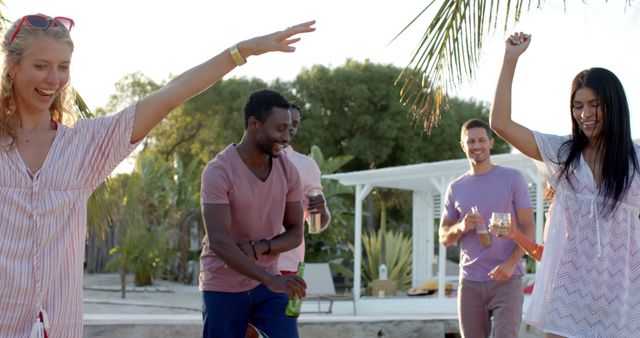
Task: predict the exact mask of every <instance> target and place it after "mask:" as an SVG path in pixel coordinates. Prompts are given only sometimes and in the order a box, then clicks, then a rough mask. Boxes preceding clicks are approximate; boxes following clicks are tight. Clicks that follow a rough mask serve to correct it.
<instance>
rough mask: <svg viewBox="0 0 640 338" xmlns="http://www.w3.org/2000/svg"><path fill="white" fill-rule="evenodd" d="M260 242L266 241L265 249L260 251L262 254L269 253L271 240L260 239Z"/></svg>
mask: <svg viewBox="0 0 640 338" xmlns="http://www.w3.org/2000/svg"><path fill="white" fill-rule="evenodd" d="M260 242H267V251H265V252H264V253H262V254H263V255H268V254H270V253H271V240H270V239H261V240H260Z"/></svg>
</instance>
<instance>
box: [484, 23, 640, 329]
mask: <svg viewBox="0 0 640 338" xmlns="http://www.w3.org/2000/svg"><path fill="white" fill-rule="evenodd" d="M530 41H531V36H530V35H527V34H523V33H516V34H513V35H511V36H510V37H509V39H507V41H506V50H505V55H504V61H503V66H502V70H501V73H500V78H499V80H498V86H497V90H496V95H495V99H494V103H493V107H492V110H491V128H493V129H494V130H495V131H496V133H498V134H499V135H500V136H501V137H503V138H504V139H505V140H506V141H507V142H509V143H510V144H511V145H513V146H514V147H515V148H517V149H518V150H520V151H521V152H522V153H523V154H525V155H527V156H528V157H530V158H532V159H534V160H536V161H539V162H541V163H539V164H540V167H541V168H542V170H543V174H544V176H545V178H546V179H547V180H548V181H549V182H550V183H551V186H552V187H553V188H554V190H555V191H556V197H555V200H554V210H553V213H551V219H550V224H551V226H550V227H549V233H548V236H547V242H546V243H545V249H544V254H543V256H542V261H541V265H540V268H539V270H538V273H537V274H536V281H535V285H536V288H535V289H534V291H533V295H532V301H531V305H530V307H529V309H528V311H527V313H526V315H525V321H527V322H529V323H531V324H533V325H535V326H537V327H538V328H540V329H541V330H542V331H544V333H545V337H634V336H637V335H638V332H640V304H639V303H640V220H639V219H638V210H640V179H638V169H639V168H638V160H637V158H638V147H636V146H635V145H634V144H633V142H632V139H631V126H630V119H629V107H628V104H627V99H626V95H625V92H624V89H623V87H622V84H621V83H620V81H619V80H618V78H617V77H616V76H615V75H614V74H613V73H612V72H610V71H608V70H606V69H603V68H591V69H587V70H584V71H582V72H580V73H579V74H578V75H577V76H576V77H575V79H574V80H573V84H572V88H571V97H570V114H569V116H570V118H571V122H572V126H573V127H572V133H571V135H570V136H556V135H549V134H543V133H539V132H533V131H531V130H529V129H528V128H526V127H525V126H522V125H520V124H518V123H516V122H514V121H513V120H511V88H512V82H513V76H514V73H515V68H516V64H517V61H518V58H519V57H520V55H521V54H522V53H523V52H524V51H525V50H526V49H527V47H528V46H529V43H530Z"/></svg>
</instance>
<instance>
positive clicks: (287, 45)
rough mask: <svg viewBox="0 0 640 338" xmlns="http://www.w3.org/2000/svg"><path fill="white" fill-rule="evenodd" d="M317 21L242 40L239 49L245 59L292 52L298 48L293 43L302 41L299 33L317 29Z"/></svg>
mask: <svg viewBox="0 0 640 338" xmlns="http://www.w3.org/2000/svg"><path fill="white" fill-rule="evenodd" d="M315 23H316V21H315V20H312V21H307V22H303V23H301V24H297V25H295V26H291V27H287V29H285V30H281V31H277V32H273V33H271V34H267V35H263V36H257V37H255V38H252V39H249V40H245V41H242V42H240V43H238V50H239V52H240V54H241V55H242V56H243V57H244V58H245V59H246V58H247V57H248V56H251V55H261V54H264V53H268V52H285V53H291V52H293V51H295V50H296V48H295V47H294V46H292V45H293V44H294V43H296V42H298V41H300V37H299V36H298V35H299V34H304V33H309V32H313V31H315V30H316V28H315V27H313V25H314V24H315Z"/></svg>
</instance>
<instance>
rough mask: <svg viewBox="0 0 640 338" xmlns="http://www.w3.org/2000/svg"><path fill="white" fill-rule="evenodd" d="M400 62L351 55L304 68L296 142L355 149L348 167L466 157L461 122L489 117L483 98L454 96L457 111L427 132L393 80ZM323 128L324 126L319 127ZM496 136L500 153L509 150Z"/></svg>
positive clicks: (329, 150)
mask: <svg viewBox="0 0 640 338" xmlns="http://www.w3.org/2000/svg"><path fill="white" fill-rule="evenodd" d="M399 71H400V69H399V68H397V67H394V66H391V65H380V64H374V63H371V62H363V63H361V62H356V61H353V60H348V61H347V62H346V63H345V64H344V65H343V66H340V67H336V68H333V69H331V68H328V67H325V66H321V65H316V66H313V67H311V68H310V69H304V70H302V72H301V73H300V74H299V75H298V77H297V78H296V79H295V81H294V83H293V88H294V89H295V94H296V95H295V97H294V100H296V101H297V102H299V103H300V104H301V106H302V107H303V109H304V111H303V113H302V119H303V123H302V124H301V127H300V129H299V132H298V135H297V136H296V139H295V140H294V142H293V144H294V145H295V146H296V149H298V151H301V152H308V151H309V148H310V146H311V145H313V144H317V145H319V146H321V147H322V150H323V151H324V153H325V154H326V155H327V156H330V157H331V156H337V155H345V154H349V155H353V156H354V160H353V161H351V162H350V163H349V165H348V166H346V167H344V168H343V170H363V169H373V168H382V167H389V166H396V165H406V164H413V163H421V162H430V161H439V160H446V159H452V158H461V157H464V153H463V152H462V151H461V150H460V145H459V142H458V141H459V140H460V126H461V125H462V123H463V122H464V121H466V120H467V119H470V118H473V117H476V118H478V117H479V118H484V119H485V120H486V119H487V117H488V106H487V104H486V103H483V102H476V101H463V100H458V99H452V100H450V103H449V105H448V107H447V110H448V111H449V112H450V114H451V115H452V116H453V117H452V118H451V119H447V120H443V121H442V123H441V125H440V128H437V129H435V130H434V131H433V132H432V133H431V134H429V135H426V134H424V133H423V131H422V129H421V128H419V127H417V126H416V125H415V124H414V123H412V121H411V120H410V119H409V118H408V117H409V116H410V115H409V111H408V108H407V107H404V106H403V105H402V104H401V103H400V102H398V100H397V98H398V95H400V92H399V90H400V89H399V88H397V87H394V86H393V85H391V83H392V82H393V80H394V78H395V77H396V76H397V74H398V72H399ZM319 131H321V132H319ZM508 149H509V147H508V145H506V144H505V143H504V141H502V140H497V143H496V147H495V148H494V152H495V153H501V152H506V151H508Z"/></svg>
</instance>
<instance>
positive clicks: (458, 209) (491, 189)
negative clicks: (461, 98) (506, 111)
mask: <svg viewBox="0 0 640 338" xmlns="http://www.w3.org/2000/svg"><path fill="white" fill-rule="evenodd" d="M460 140H461V142H460V145H461V146H462V150H463V151H464V152H465V154H466V155H467V158H468V159H469V165H470V170H469V172H467V173H465V174H464V175H462V176H460V177H458V178H456V179H455V180H454V181H453V182H451V184H449V187H448V188H447V193H446V196H445V204H444V210H443V213H442V218H441V221H440V230H439V232H440V243H442V244H443V245H445V246H451V245H454V244H456V243H458V242H459V243H460V283H459V285H458V320H459V324H460V332H461V334H462V336H463V337H474V338H475V337H489V335H490V333H491V317H493V321H494V330H495V333H494V337H500V338H503V337H505V338H508V337H517V336H518V332H519V329H520V322H521V321H522V303H523V292H522V289H523V286H522V281H521V277H522V267H521V266H520V260H521V259H522V256H523V254H524V252H523V251H522V249H521V248H520V247H518V246H517V245H515V244H514V242H513V241H511V240H510V239H506V238H498V237H496V236H494V235H493V234H488V235H487V236H489V239H490V241H491V245H490V246H488V247H487V246H486V245H485V246H483V245H482V243H481V242H480V239H479V237H478V235H477V232H476V227H478V226H482V225H485V226H487V225H488V221H489V218H490V217H491V214H492V213H493V212H496V213H510V214H511V218H512V221H513V224H514V226H515V225H519V226H520V227H521V231H522V232H523V233H524V234H525V235H526V236H527V237H529V238H533V234H534V230H535V226H534V223H533V211H532V208H531V200H530V198H529V191H528V188H527V184H526V182H525V180H524V177H523V176H522V174H521V173H520V172H519V171H517V170H515V169H511V168H505V167H501V166H497V165H494V164H493V163H491V148H492V147H493V143H494V140H493V135H492V132H491V129H490V128H489V125H488V124H487V123H486V122H484V121H481V120H477V119H472V120H469V121H467V122H465V123H464V124H463V125H462V128H461V132H460ZM473 207H476V208H477V213H474V212H472V208H473Z"/></svg>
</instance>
